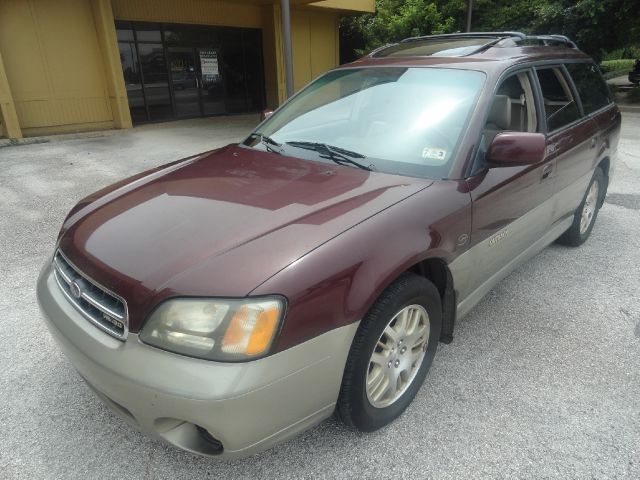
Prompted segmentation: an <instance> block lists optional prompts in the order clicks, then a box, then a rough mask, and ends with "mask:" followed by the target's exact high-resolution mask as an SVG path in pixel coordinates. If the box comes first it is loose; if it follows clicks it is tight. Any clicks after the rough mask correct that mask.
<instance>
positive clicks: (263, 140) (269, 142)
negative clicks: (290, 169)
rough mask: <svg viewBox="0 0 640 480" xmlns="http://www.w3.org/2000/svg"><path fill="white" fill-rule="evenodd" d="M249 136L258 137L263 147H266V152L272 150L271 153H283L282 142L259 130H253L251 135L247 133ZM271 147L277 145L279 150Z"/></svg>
mask: <svg viewBox="0 0 640 480" xmlns="http://www.w3.org/2000/svg"><path fill="white" fill-rule="evenodd" d="M249 137H250V138H259V139H260V143H261V144H262V145H264V146H265V148H266V149H267V151H268V152H273V153H278V154H280V155H283V153H282V144H281V143H278V142H276V141H275V140H274V139H273V138H271V137H268V136H266V135H263V134H262V133H259V132H254V133H252V134H251V135H249ZM273 147H279V148H280V149H279V150H276V149H275V148H273Z"/></svg>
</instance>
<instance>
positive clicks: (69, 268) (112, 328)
mask: <svg viewBox="0 0 640 480" xmlns="http://www.w3.org/2000/svg"><path fill="white" fill-rule="evenodd" d="M53 272H54V276H55V278H56V281H57V282H58V285H59V286H60V289H61V290H62V293H64V295H65V297H67V299H68V300H69V302H71V304H72V305H73V306H74V307H75V308H76V310H78V311H79V312H80V313H81V314H82V315H83V316H84V317H85V318H86V319H87V320H89V321H90V322H91V323H93V324H94V325H95V326H96V327H98V328H99V329H100V330H102V331H104V332H106V333H108V334H109V335H111V336H113V337H116V338H118V339H120V340H124V339H125V338H126V337H127V333H128V318H127V304H126V302H125V301H124V300H123V299H122V298H120V297H118V296H117V295H115V294H114V293H112V292H110V291H108V290H107V289H106V288H104V287H102V286H100V285H99V284H98V283H96V282H95V281H93V280H91V279H90V278H89V277H87V276H86V275H84V274H83V273H81V272H80V270H78V269H77V268H76V267H75V266H74V265H73V264H72V263H71V262H70V261H69V260H67V259H66V258H65V256H64V255H63V254H62V252H60V250H58V251H57V252H56V254H55V255H54V257H53Z"/></svg>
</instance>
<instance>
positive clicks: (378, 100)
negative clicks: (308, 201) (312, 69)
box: [244, 67, 485, 179]
mask: <svg viewBox="0 0 640 480" xmlns="http://www.w3.org/2000/svg"><path fill="white" fill-rule="evenodd" d="M484 79H485V75H484V74H483V73H481V72H476V71H470V70H455V69H445V68H405V67H373V68H350V69H344V70H336V71H332V72H329V73H327V74H326V75H324V76H322V77H320V78H319V79H318V80H316V81H315V82H313V83H311V84H310V85H309V86H308V87H306V88H305V89H304V90H303V91H302V92H300V93H299V94H298V95H297V96H295V97H294V98H293V99H292V100H291V101H290V102H288V103H287V104H286V105H284V106H283V107H282V108H281V109H279V110H278V111H277V112H276V113H275V114H273V115H272V116H271V117H269V119H268V120H267V121H265V122H264V123H263V124H262V125H260V126H259V127H258V129H257V130H256V131H255V132H254V133H252V134H251V135H250V136H249V137H248V138H247V139H246V140H245V142H244V145H246V146H250V147H253V148H256V149H260V150H266V151H271V152H275V153H281V154H283V155H288V156H294V157H298V158H303V159H309V160H321V161H326V162H335V163H340V164H342V165H349V166H352V167H354V168H366V169H368V170H373V171H379V172H385V173H392V174H399V175H408V176H415V177H423V178H433V179H439V178H446V177H447V176H448V173H449V171H450V169H451V163H452V160H453V158H454V156H455V153H456V150H457V148H458V146H459V143H460V140H461V137H462V133H463V131H464V130H465V127H466V124H467V121H468V119H469V116H470V113H471V111H472V110H473V107H474V105H475V104H476V101H477V98H478V95H479V92H480V90H481V88H482V85H483V83H484Z"/></svg>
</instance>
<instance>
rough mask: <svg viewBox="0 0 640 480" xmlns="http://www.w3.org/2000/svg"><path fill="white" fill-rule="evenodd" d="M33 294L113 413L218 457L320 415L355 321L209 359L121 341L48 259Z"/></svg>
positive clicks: (134, 339)
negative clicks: (286, 343)
mask: <svg viewBox="0 0 640 480" xmlns="http://www.w3.org/2000/svg"><path fill="white" fill-rule="evenodd" d="M37 294H38V301H39V303H40V308H41V310H42V312H43V314H44V317H45V320H46V323H47V326H48V328H49V330H50V331H51V333H52V335H53V336H54V338H55V339H56V340H57V342H58V344H59V345H60V346H61V347H62V349H63V351H64V353H65V354H66V356H67V358H68V359H69V360H70V361H71V363H72V364H73V365H74V367H75V368H76V369H77V370H78V372H79V373H80V375H81V376H82V377H83V378H84V379H85V380H86V382H87V383H88V384H89V386H90V387H91V388H92V389H93V390H94V391H95V392H96V393H97V394H98V396H99V397H100V398H101V399H102V400H103V401H104V402H105V403H106V404H107V405H108V406H109V407H110V408H111V409H112V410H113V411H114V412H115V413H116V414H117V415H118V416H119V417H121V418H122V419H124V420H125V421H126V422H127V423H129V424H130V425H133V426H135V427H136V428H138V429H139V430H141V431H143V432H145V433H146V434H148V435H151V436H153V437H156V438H160V439H163V440H165V441H167V442H169V443H170V444H173V445H175V446H177V447H179V448H182V449H185V450H188V451H191V452H194V453H198V454H202V455H211V456H216V457H220V458H225V459H228V458H237V457H245V456H248V455H251V454H253V453H256V452H258V451H260V450H264V449H266V448H269V447H270V446H272V445H274V444H276V443H278V442H281V441H284V440H286V439H288V438H291V437H293V436H295V435H296V434H298V433H299V432H301V431H303V430H305V429H307V428H308V427H310V426H312V425H314V424H316V423H318V422H320V421H322V420H323V419H325V418H327V417H329V416H330V415H331V414H332V412H333V410H334V408H335V403H336V400H337V398H338V392H339V389H340V383H341V381H342V373H343V371H344V366H345V362H346V358H347V355H348V352H349V348H350V346H351V342H352V340H353V336H354V334H355V331H356V329H357V327H358V323H357V322H356V323H354V324H351V325H348V326H345V327H342V328H338V329H335V330H332V331H330V332H327V333H325V334H323V335H320V336H318V337H316V338H314V339H312V340H309V341H307V342H305V343H303V344H301V345H297V346H295V347H293V348H290V349H288V350H285V351H283V352H280V353H277V354H275V355H272V356H269V357H266V358H262V359H260V360H255V361H252V362H245V363H218V362H211V361H207V360H199V359H194V358H189V357H185V356H182V355H177V354H173V353H169V352H165V351H162V350H159V349H156V348H153V347H150V346H148V345H145V344H143V343H142V342H140V341H139V340H138V336H137V335H136V334H129V337H128V338H127V340H126V341H125V342H122V341H120V340H117V339H115V338H113V337H111V336H109V335H108V334H106V333H103V332H102V331H100V330H99V329H98V328H96V327H95V326H93V325H92V324H91V323H89V322H88V321H87V320H86V319H85V318H84V317H82V315H81V314H80V313H78V312H77V311H76V310H75V309H74V307H73V306H72V305H71V304H70V303H69V302H68V301H67V299H66V298H65V297H64V296H63V294H62V292H61V291H60V288H59V287H58V285H57V284H56V281H55V278H54V277H53V274H52V271H51V267H50V265H49V264H47V265H45V267H44V268H43V270H42V272H41V274H40V278H39V279H38V287H37ZM198 427H200V429H199V428H198ZM202 429H205V430H206V431H207V432H208V433H209V434H210V435H211V436H212V437H214V438H215V439H217V440H218V441H219V442H220V443H221V444H222V449H220V448H217V447H216V445H215V444H214V443H213V442H211V441H210V440H211V439H210V438H209V441H207V438H206V435H203V433H202V432H203V430H202Z"/></svg>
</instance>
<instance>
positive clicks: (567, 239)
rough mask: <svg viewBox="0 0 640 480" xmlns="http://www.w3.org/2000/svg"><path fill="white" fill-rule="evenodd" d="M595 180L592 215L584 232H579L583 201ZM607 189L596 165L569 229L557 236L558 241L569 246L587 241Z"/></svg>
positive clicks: (602, 175)
mask: <svg viewBox="0 0 640 480" xmlns="http://www.w3.org/2000/svg"><path fill="white" fill-rule="evenodd" d="M595 182H597V183H598V198H597V201H596V204H595V206H594V207H593V208H594V209H595V210H594V212H593V217H592V218H591V223H590V224H589V226H588V228H587V229H586V230H585V231H584V232H582V233H581V232H580V221H581V219H582V212H583V210H584V208H585V203H586V200H587V196H588V195H589V191H590V190H591V186H592V185H593V184H594V183H595ZM606 191H607V185H606V177H605V176H604V173H603V172H602V169H601V168H600V167H596V169H595V171H594V172H593V177H591V181H590V182H589V186H588V187H587V190H586V192H585V193H584V197H582V201H581V202H580V206H579V207H578V208H577V210H576V212H575V214H574V216H573V223H572V224H571V226H570V227H569V229H568V230H567V231H566V232H564V233H563V234H562V235H561V236H560V238H558V243H561V244H563V245H569V246H571V247H578V246H580V245H582V244H583V243H584V242H586V241H587V239H588V238H589V235H591V231H592V230H593V226H594V225H595V223H596V218H597V217H598V212H599V211H600V206H601V205H602V201H603V200H604V195H605V193H606Z"/></svg>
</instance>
